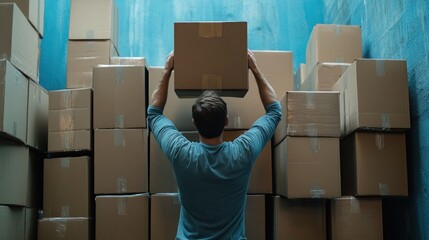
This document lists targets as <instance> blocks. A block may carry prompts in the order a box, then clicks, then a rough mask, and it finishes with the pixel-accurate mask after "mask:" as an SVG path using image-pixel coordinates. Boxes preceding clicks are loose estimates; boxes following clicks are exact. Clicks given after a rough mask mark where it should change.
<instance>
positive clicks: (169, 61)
mask: <svg viewBox="0 0 429 240" xmlns="http://www.w3.org/2000/svg"><path fill="white" fill-rule="evenodd" d="M164 69H165V70H166V71H170V72H171V71H173V69H174V50H173V51H171V52H170V54H168V56H167V60H166V62H165V66H164Z"/></svg>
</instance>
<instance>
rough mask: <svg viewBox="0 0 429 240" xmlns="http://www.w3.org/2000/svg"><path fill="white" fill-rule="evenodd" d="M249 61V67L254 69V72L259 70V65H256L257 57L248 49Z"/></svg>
mask: <svg viewBox="0 0 429 240" xmlns="http://www.w3.org/2000/svg"><path fill="white" fill-rule="evenodd" d="M247 62H248V65H249V69H250V70H252V72H255V71H256V70H258V66H257V65H256V58H255V55H254V54H253V52H252V51H250V50H247Z"/></svg>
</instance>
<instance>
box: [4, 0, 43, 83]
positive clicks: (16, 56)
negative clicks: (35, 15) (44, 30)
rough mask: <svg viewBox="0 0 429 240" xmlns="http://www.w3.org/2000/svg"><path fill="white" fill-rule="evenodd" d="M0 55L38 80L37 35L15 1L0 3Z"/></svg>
mask: <svg viewBox="0 0 429 240" xmlns="http://www.w3.org/2000/svg"><path fill="white" fill-rule="evenodd" d="M0 22H1V24H0V33H1V34H0V56H2V58H5V59H7V60H8V61H10V62H11V63H12V64H13V65H14V66H15V67H16V68H18V69H19V70H20V71H21V72H23V73H24V74H25V75H27V76H28V77H30V78H31V79H33V80H34V81H38V80H39V52H40V49H39V35H38V34H37V32H36V30H34V28H33V27H32V26H31V24H30V22H28V20H27V19H26V18H25V16H24V15H23V14H22V12H21V10H19V8H18V6H17V5H16V4H15V3H5V4H1V5H0Z"/></svg>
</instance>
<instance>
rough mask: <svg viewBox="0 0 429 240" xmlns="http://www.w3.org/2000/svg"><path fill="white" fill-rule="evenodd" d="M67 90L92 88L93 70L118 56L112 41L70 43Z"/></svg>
mask: <svg viewBox="0 0 429 240" xmlns="http://www.w3.org/2000/svg"><path fill="white" fill-rule="evenodd" d="M67 46H68V49H67V88H92V87H93V68H94V67H95V66H97V65H100V64H110V57H114V56H118V53H117V51H116V49H115V47H114V46H113V43H112V41H110V40H104V41H68V45H67Z"/></svg>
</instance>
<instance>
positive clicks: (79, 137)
mask: <svg viewBox="0 0 429 240" xmlns="http://www.w3.org/2000/svg"><path fill="white" fill-rule="evenodd" d="M90 150H92V130H74V131H60V132H49V133H48V152H51V153H54V152H69V151H90Z"/></svg>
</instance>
